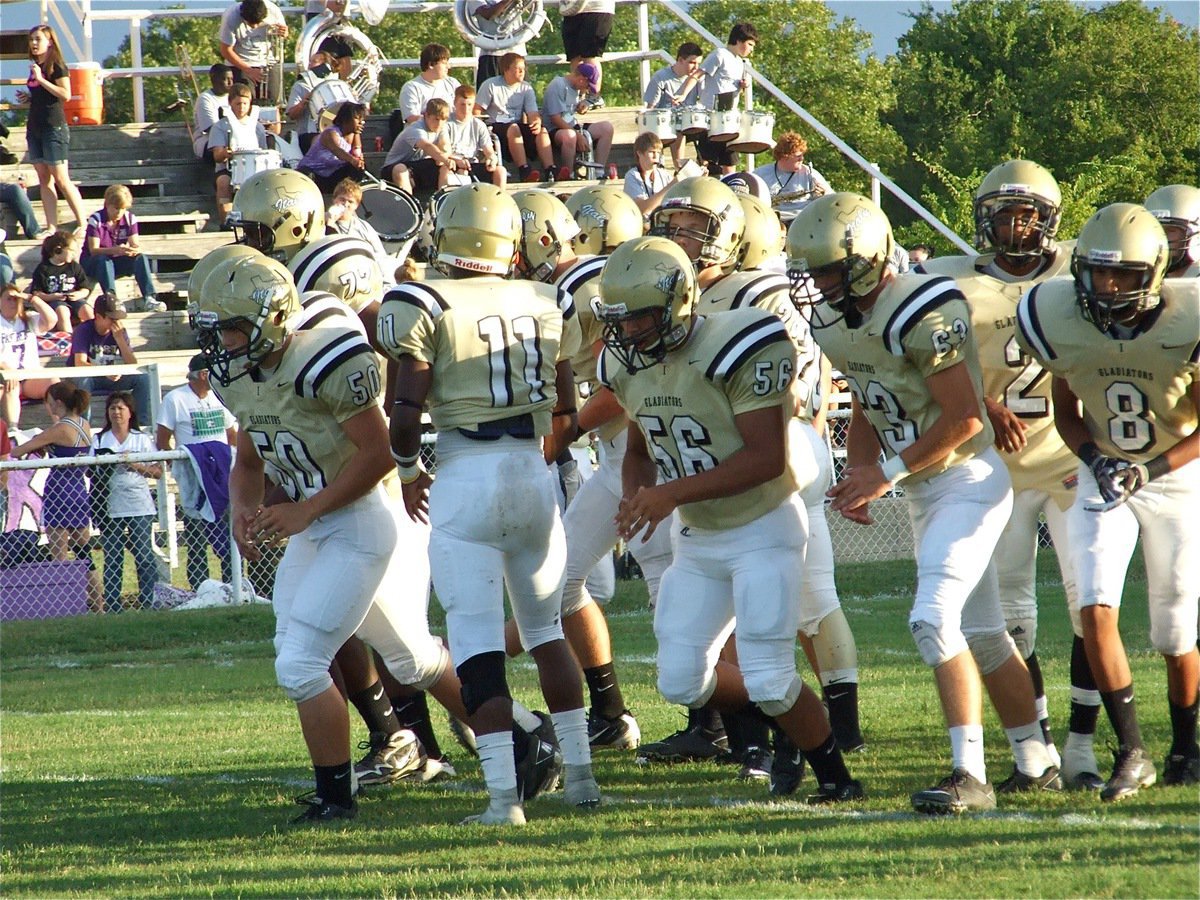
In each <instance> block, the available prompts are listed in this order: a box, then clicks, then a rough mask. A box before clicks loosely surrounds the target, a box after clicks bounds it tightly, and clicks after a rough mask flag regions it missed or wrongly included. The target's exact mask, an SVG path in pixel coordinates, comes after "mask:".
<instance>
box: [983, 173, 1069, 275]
mask: <svg viewBox="0 0 1200 900" xmlns="http://www.w3.org/2000/svg"><path fill="white" fill-rule="evenodd" d="M1014 206H1031V207H1033V209H1034V210H1035V211H1036V216H1034V217H1032V218H1030V220H1029V221H1028V224H1027V225H1026V226H1025V227H1024V228H1022V229H1021V230H1020V231H1018V230H1017V229H1016V228H1013V227H1011V226H1009V227H1008V228H1007V231H1006V234H1005V236H1004V237H1002V236H1001V235H1000V232H999V230H998V228H997V226H998V222H997V219H998V218H999V217H1000V216H1001V214H1002V213H1003V212H1004V211H1005V210H1006V209H1009V208H1010V207H1014ZM974 209H975V244H976V246H977V247H979V248H980V249H981V250H988V249H990V250H994V251H996V252H997V253H999V254H1001V255H1002V256H1006V257H1009V258H1011V259H1021V258H1029V257H1034V256H1041V255H1042V254H1043V253H1045V252H1046V251H1047V250H1049V249H1050V248H1051V247H1052V246H1053V245H1054V236H1055V235H1056V234H1057V233H1058V223H1059V221H1060V220H1061V219H1062V191H1061V190H1059V187H1058V182H1057V181H1055V180H1054V176H1053V175H1051V174H1050V173H1049V172H1048V171H1047V170H1046V169H1045V168H1043V167H1042V166H1039V165H1038V164H1037V163H1035V162H1030V161H1029V160H1027V159H1010V160H1009V161H1008V162H1003V163H1001V164H1000V165H998V166H996V167H995V168H994V169H992V171H990V172H988V173H987V175H985V176H984V177H983V181H981V182H980V183H979V189H978V190H976V191H975V208H974Z"/></svg>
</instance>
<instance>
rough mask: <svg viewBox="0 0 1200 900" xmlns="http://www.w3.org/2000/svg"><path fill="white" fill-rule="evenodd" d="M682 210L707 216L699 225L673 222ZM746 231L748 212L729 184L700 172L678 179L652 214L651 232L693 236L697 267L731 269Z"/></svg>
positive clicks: (670, 236)
mask: <svg viewBox="0 0 1200 900" xmlns="http://www.w3.org/2000/svg"><path fill="white" fill-rule="evenodd" d="M681 213H697V214H699V215H700V216H702V217H703V219H704V225H703V226H702V227H700V228H695V227H682V226H679V225H677V224H672V220H673V219H674V218H675V217H676V216H677V215H679V214H681ZM745 231H746V214H745V213H744V212H743V211H742V204H741V203H739V202H738V197H737V194H735V193H734V192H733V191H732V190H731V189H730V188H729V186H728V185H725V184H722V183H721V181H720V180H719V179H716V178H710V177H709V176H707V175H700V176H697V177H696V178H685V179H684V180H683V181H679V182H676V183H675V184H673V185H672V186H671V187H669V188H667V190H666V191H665V192H664V193H663V198H662V203H660V204H659V207H658V209H656V210H655V211H654V212H653V213H652V214H651V216H650V233H651V234H653V235H657V236H659V237H665V238H670V239H671V240H676V239H677V238H680V237H685V238H691V239H692V240H695V241H697V242H698V243H699V245H700V249H699V250H698V251H697V255H696V258H695V259H694V260H693V262H694V263H695V264H696V267H697V268H698V269H703V268H707V267H708V266H720V267H721V270H722V271H723V272H732V271H733V270H734V269H735V268H737V265H738V252H739V251H740V250H741V248H742V236H743V234H744V233H745Z"/></svg>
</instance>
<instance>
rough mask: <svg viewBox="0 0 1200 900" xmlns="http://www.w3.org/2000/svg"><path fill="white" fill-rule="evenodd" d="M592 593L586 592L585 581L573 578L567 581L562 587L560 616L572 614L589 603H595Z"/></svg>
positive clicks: (564, 616)
mask: <svg viewBox="0 0 1200 900" xmlns="http://www.w3.org/2000/svg"><path fill="white" fill-rule="evenodd" d="M595 602H596V601H595V600H594V599H593V598H592V595H591V594H590V593H589V592H588V589H587V583H586V582H583V581H579V582H576V581H574V579H572V580H571V581H568V582H567V585H566V587H564V588H563V599H562V617H563V618H564V619H565V618H566V617H567V616H573V615H575V613H577V612H579V611H580V610H581V609H583V608H584V607H585V606H587V605H588V604H589V603H595Z"/></svg>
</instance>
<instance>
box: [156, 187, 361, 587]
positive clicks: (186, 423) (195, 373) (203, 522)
mask: <svg viewBox="0 0 1200 900" xmlns="http://www.w3.org/2000/svg"><path fill="white" fill-rule="evenodd" d="M356 187H357V185H356ZM236 438H237V420H236V419H235V418H234V417H233V413H231V412H230V411H229V410H227V409H226V408H225V407H224V406H223V405H222V403H221V401H220V400H218V399H217V396H216V394H214V393H213V392H212V389H211V388H210V387H209V384H208V363H207V361H206V360H205V358H204V354H202V353H198V354H196V355H195V356H193V357H192V358H191V361H190V362H188V375H187V384H185V385H184V386H183V387H177V388H175V390H173V391H169V392H168V393H167V395H166V396H165V397H163V401H162V406H161V407H160V408H159V410H158V432H157V434H156V440H155V443H156V444H157V446H158V449H159V450H170V449H171V445H172V443H174V444H176V445H177V446H179V447H194V448H195V447H198V445H201V444H219V445H223V446H225V447H231V446H233V445H234V443H235V441H236ZM214 458H215V457H214ZM222 458H223V459H224V460H225V463H226V465H225V466H224V472H225V478H224V482H223V485H226V486H227V485H228V483H229V466H228V464H227V463H228V453H227V452H224V451H222ZM172 469H173V471H174V473H175V482H176V484H178V485H179V500H180V504H181V505H182V507H183V541H184V544H185V545H186V546H187V550H188V560H187V578H188V584H189V585H190V586H191V588H192V590H196V589H197V588H199V587H200V585H201V583H202V582H203V581H205V580H206V579H207V578H208V548H209V547H210V546H211V547H212V548H213V552H214V553H216V554H217V558H218V559H220V560H221V580H222V581H224V582H225V583H226V584H228V583H229V581H230V578H231V569H230V557H229V508H228V505H226V506H225V509H224V512H223V513H221V514H220V515H219V517H218V518H217V519H216V521H210V520H208V519H206V518H205V511H204V507H205V505H206V503H205V500H206V499H207V500H208V504H207V505H208V506H209V507H210V510H209V514H210V515H211V514H212V512H214V510H212V507H213V506H216V505H217V501H216V500H215V499H214V498H212V497H209V496H208V495H207V493H206V492H205V490H204V485H203V482H202V480H200V479H197V477H196V474H195V470H194V469H193V467H192V466H191V465H189V464H188V463H187V462H186V461H180V462H178V463H175V464H174V465H173V466H172Z"/></svg>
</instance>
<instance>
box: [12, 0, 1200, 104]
mask: <svg viewBox="0 0 1200 900" xmlns="http://www.w3.org/2000/svg"><path fill="white" fill-rule="evenodd" d="M178 2H179V0H92V8H93V9H94V10H110V9H114V8H118V9H119V8H137V9H158V8H161V7H164V6H171V5H176V4H177V3H178ZM187 2H188V3H191V4H195V5H196V6H198V7H200V8H204V9H214V8H223V7H225V6H226V5H228V2H229V0H187ZM1146 3H1147V5H1148V6H1152V7H1161V8H1163V9H1165V10H1166V11H1167V13H1168V14H1170V15H1171V16H1172V17H1174V18H1175V19H1177V20H1178V21H1180V22H1182V23H1183V24H1185V25H1190V26H1192V27H1193V28H1194V27H1198V26H1200V3H1197V2H1195V0H1146ZM64 5H65V4H64ZM281 5H283V6H289V5H291V6H298V5H300V4H299V2H298V0H292V2H290V3H289V2H287V0H284V2H283V3H281ZM827 5H828V6H829V7H830V8H831V9H833V11H834V12H835V13H837V14H838V15H839V16H840V17H842V18H853V19H854V20H855V21H856V22H857V23H858V26H859V27H860V28H862V29H863V30H865V31H868V32H870V33H871V34H873V35H874V37H875V42H874V51H875V54H876V55H877V56H880V57H884V56H887V55H889V54H891V53H894V52H895V51H896V41H897V39H898V38H899V37H900V36H901V35H903V34H904V33H905V32H906V31H908V28H909V25H910V24H911V22H912V20H911V19H910V18H909V14H910V13H914V12H917V11H919V10H920V9H921V6H922V3H921V2H920V0H827ZM930 5H932V6H933V7H934V9H941V8H949V7H950V5H951V4H950V2H949V0H933V2H932V3H931V4H930ZM1089 5H1092V6H1098V5H1100V2H1098V0H1092V2H1090V3H1089ZM40 17H41V3H40V2H39V0H15V2H14V0H3V2H0V20H2V22H0V24H2V27H3V28H4V29H5V30H9V29H18V28H30V27H32V26H33V25H36V24H37V23H38V21H40ZM214 27H215V22H214ZM128 35H129V25H128V23H127V22H97V23H96V24H95V25H94V27H93V40H94V46H95V57H96V59H97V60H98V61H99V60H102V59H103V58H104V57H106V56H109V55H111V54H112V53H114V52H116V49H117V47H118V46H119V45H120V43H121V41H122V40H123V39H124V38H126V37H127V36H128ZM71 61H72V60H71V58H70V57H69V56H68V63H69V62H71ZM24 74H25V66H24V65H23V64H21V63H18V62H12V61H7V60H6V61H4V62H3V64H2V65H0V75H2V76H3V77H4V78H13V77H21V76H23V75H24ZM6 93H7V91H6Z"/></svg>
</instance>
